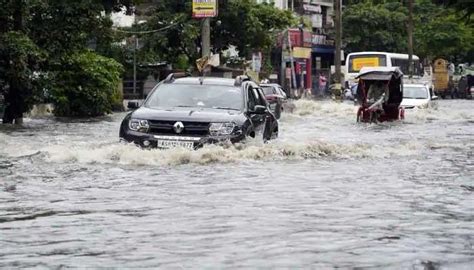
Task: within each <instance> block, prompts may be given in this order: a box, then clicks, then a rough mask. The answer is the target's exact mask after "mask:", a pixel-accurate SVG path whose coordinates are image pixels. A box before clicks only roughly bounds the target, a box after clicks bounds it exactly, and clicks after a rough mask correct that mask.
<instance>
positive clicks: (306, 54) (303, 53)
mask: <svg viewBox="0 0 474 270" xmlns="http://www.w3.org/2000/svg"><path fill="white" fill-rule="evenodd" d="M293 57H294V58H310V57H311V48H302V47H294V48H293Z"/></svg>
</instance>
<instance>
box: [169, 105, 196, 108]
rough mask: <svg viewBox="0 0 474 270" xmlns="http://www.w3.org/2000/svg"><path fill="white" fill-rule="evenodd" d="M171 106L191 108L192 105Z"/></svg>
mask: <svg viewBox="0 0 474 270" xmlns="http://www.w3.org/2000/svg"><path fill="white" fill-rule="evenodd" d="M173 107H176V108H191V107H193V106H189V105H177V106H173Z"/></svg>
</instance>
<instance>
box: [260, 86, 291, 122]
mask: <svg viewBox="0 0 474 270" xmlns="http://www.w3.org/2000/svg"><path fill="white" fill-rule="evenodd" d="M260 87H262V89H263V93H264V94H265V98H266V100H267V101H268V103H269V106H270V109H271V110H272V111H273V113H274V114H275V117H276V118H277V119H280V116H281V112H282V111H283V110H284V109H285V108H284V107H285V105H286V103H287V100H288V97H287V96H286V93H285V91H284V90H283V88H282V87H281V86H280V85H278V84H260Z"/></svg>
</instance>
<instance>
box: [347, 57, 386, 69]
mask: <svg viewBox="0 0 474 270" xmlns="http://www.w3.org/2000/svg"><path fill="white" fill-rule="evenodd" d="M379 65H380V64H379V58H378V57H363V58H362V57H361V58H356V59H354V60H352V70H354V71H359V70H361V69H362V68H363V67H378V66H379Z"/></svg>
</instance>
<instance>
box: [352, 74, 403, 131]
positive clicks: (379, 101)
mask: <svg viewBox="0 0 474 270" xmlns="http://www.w3.org/2000/svg"><path fill="white" fill-rule="evenodd" d="M356 78H357V79H359V83H358V86H357V93H356V98H357V101H358V103H359V104H360V107H359V109H358V111H357V122H384V121H394V120H399V119H404V118H405V111H404V109H403V108H402V107H400V103H401V102H402V100H403V73H402V72H401V70H400V69H399V68H398V67H364V68H362V69H361V70H360V72H359V74H358V75H357V77H356ZM376 85H381V86H382V89H383V93H382V94H380V95H379V96H377V97H375V98H372V95H371V94H372V93H370V92H371V91H372V90H373V88H375V86H376Z"/></svg>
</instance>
